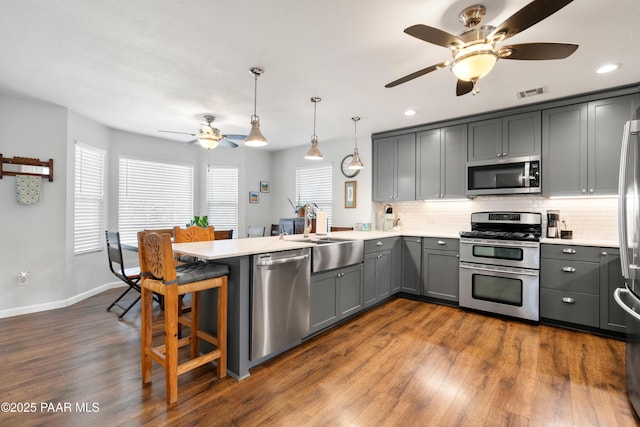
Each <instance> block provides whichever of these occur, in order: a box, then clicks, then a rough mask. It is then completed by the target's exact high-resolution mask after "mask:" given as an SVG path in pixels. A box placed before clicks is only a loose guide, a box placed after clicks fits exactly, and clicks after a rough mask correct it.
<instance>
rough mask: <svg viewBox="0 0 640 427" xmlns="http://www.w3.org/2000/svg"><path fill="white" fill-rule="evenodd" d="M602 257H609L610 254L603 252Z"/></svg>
mask: <svg viewBox="0 0 640 427" xmlns="http://www.w3.org/2000/svg"><path fill="white" fill-rule="evenodd" d="M600 255H602V256H607V255H609V254H608V253H607V252H602V253H601V254H600Z"/></svg>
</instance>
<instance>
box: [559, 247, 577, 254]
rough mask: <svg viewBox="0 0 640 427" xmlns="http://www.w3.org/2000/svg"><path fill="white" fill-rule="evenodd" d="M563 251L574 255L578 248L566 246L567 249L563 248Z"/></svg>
mask: <svg viewBox="0 0 640 427" xmlns="http://www.w3.org/2000/svg"><path fill="white" fill-rule="evenodd" d="M562 252H563V253H565V254H572V255H573V254H575V253H576V250H575V249H571V248H566V249H563V250H562Z"/></svg>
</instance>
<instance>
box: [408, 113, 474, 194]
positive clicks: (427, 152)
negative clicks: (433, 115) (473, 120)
mask: <svg viewBox="0 0 640 427" xmlns="http://www.w3.org/2000/svg"><path fill="white" fill-rule="evenodd" d="M466 149H467V125H466V124H462V125H457V126H449V127H445V128H440V129H431V130H427V131H424V132H420V133H418V134H417V135H416V184H417V188H416V198H417V199H420V200H428V199H446V198H464V197H465V194H466V186H465V174H466Z"/></svg>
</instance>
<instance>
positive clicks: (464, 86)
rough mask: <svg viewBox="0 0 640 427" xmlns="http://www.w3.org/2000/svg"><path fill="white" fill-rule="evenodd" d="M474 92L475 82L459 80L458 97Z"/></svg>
mask: <svg viewBox="0 0 640 427" xmlns="http://www.w3.org/2000/svg"><path fill="white" fill-rule="evenodd" d="M472 90H473V82H467V81H464V80H458V83H457V84H456V96H462V95H466V94H468V93H469V92H471V91H472Z"/></svg>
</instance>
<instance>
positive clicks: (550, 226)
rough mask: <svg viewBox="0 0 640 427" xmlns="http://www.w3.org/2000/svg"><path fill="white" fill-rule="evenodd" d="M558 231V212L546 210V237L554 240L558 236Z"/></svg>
mask: <svg viewBox="0 0 640 427" xmlns="http://www.w3.org/2000/svg"><path fill="white" fill-rule="evenodd" d="M559 229H560V211H558V210H548V211H547V237H548V238H551V239H555V238H557V237H558V235H559V233H560V232H559Z"/></svg>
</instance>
